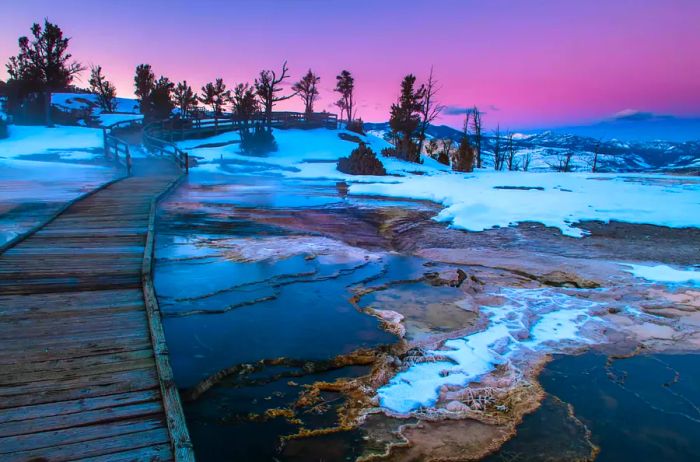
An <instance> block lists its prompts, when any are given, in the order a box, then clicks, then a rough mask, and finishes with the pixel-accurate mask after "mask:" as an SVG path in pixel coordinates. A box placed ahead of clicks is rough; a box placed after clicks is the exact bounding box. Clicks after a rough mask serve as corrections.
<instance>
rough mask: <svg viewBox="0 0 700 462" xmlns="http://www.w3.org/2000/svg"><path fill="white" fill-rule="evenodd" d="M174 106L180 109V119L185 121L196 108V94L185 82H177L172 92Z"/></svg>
mask: <svg viewBox="0 0 700 462" xmlns="http://www.w3.org/2000/svg"><path fill="white" fill-rule="evenodd" d="M173 98H174V99H175V105H176V106H177V107H178V108H179V109H180V117H182V118H183V119H186V118H187V117H189V115H190V113H191V112H192V110H193V109H194V108H195V107H197V103H198V102H199V101H198V98H197V94H196V93H195V92H194V91H192V87H191V86H189V85H188V84H187V80H183V81H182V82H179V83H178V84H177V86H176V87H175V90H173Z"/></svg>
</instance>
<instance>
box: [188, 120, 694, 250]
mask: <svg viewBox="0 0 700 462" xmlns="http://www.w3.org/2000/svg"><path fill="white" fill-rule="evenodd" d="M341 133H345V134H346V135H349V136H358V135H357V134H355V133H352V132H348V131H345V130H327V129H316V130H300V129H294V130H274V136H275V140H276V142H277V145H278V150H277V151H275V152H271V153H269V154H268V155H265V156H251V155H247V154H244V153H242V152H241V150H240V144H239V141H240V137H239V134H238V133H237V132H229V133H223V134H220V135H218V136H215V137H212V138H207V139H201V140H188V141H184V142H181V143H179V146H180V147H181V148H182V149H185V150H187V151H188V152H189V154H190V155H191V156H194V157H197V158H199V160H200V162H199V166H198V167H197V169H200V170H206V171H216V172H220V173H225V174H236V175H240V174H245V166H246V164H248V165H250V166H255V167H256V170H255V174H260V170H261V169H262V170H265V169H267V170H268V171H269V172H271V173H273V174H276V175H283V176H285V177H288V178H296V179H329V180H336V181H346V182H347V183H349V185H350V187H349V194H355V195H377V196H390V197H398V198H409V199H411V198H412V199H417V200H429V201H434V202H437V203H439V204H442V205H443V206H445V209H444V210H442V211H441V212H440V213H439V214H438V215H437V216H436V217H435V218H436V220H438V221H440V222H445V223H449V224H450V226H452V227H455V228H459V229H465V230H469V231H483V230H487V229H490V228H495V227H506V226H511V225H517V224H518V223H523V222H539V223H542V224H544V225H545V226H551V227H555V228H558V229H559V230H561V232H562V233H563V234H565V235H567V236H571V237H582V236H584V235H585V231H584V230H583V229H581V228H580V227H578V226H577V223H578V222H581V221H585V220H601V221H603V222H609V221H611V220H615V221H622V222H627V223H641V224H655V225H659V226H669V227H688V226H690V227H698V226H700V180H698V179H696V178H691V177H673V176H666V175H651V174H611V173H597V174H592V173H558V172H551V171H548V172H493V171H479V172H475V173H473V174H461V173H455V172H451V171H450V170H449V167H447V166H444V165H442V164H439V163H438V162H437V161H435V160H434V159H431V158H426V157H424V158H423V161H424V163H423V164H414V163H408V162H403V161H400V160H398V159H395V158H386V157H383V156H381V155H380V153H381V150H382V149H383V148H385V147H389V146H390V144H389V143H388V142H386V141H384V140H383V139H381V138H378V137H376V136H373V135H371V134H368V135H366V136H359V138H360V139H361V140H362V141H364V142H365V143H366V144H368V145H369V146H370V147H371V148H372V149H373V150H374V152H375V153H377V155H378V158H379V159H380V161H381V162H382V163H383V164H384V166H385V167H386V169H387V172H388V173H389V176H385V177H377V176H357V175H356V176H353V175H346V174H343V173H341V172H339V171H338V170H337V169H336V161H337V160H338V158H340V157H344V156H348V155H349V154H350V152H351V151H352V150H353V149H354V148H355V147H356V143H354V142H351V141H345V140H342V139H340V138H339V134H341ZM211 143H229V144H225V145H224V146H218V147H208V148H206V147H200V146H202V145H206V144H211ZM533 152H534V151H533ZM537 157H541V156H537ZM222 160H223V161H234V162H237V163H238V164H239V165H237V168H235V169H226V168H223V167H224V165H223V163H222V162H221V161H222ZM239 166H240V168H239ZM513 188H515V189H513Z"/></svg>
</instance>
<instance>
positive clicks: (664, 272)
mask: <svg viewBox="0 0 700 462" xmlns="http://www.w3.org/2000/svg"><path fill="white" fill-rule="evenodd" d="M625 266H627V267H629V268H628V269H625V271H627V272H628V273H632V274H633V275H634V276H635V277H638V278H642V279H646V280H647V281H654V282H667V283H677V284H682V283H690V284H693V285H698V286H700V269H685V270H679V269H675V268H671V267H670V266H668V265H656V266H646V265H633V264H625Z"/></svg>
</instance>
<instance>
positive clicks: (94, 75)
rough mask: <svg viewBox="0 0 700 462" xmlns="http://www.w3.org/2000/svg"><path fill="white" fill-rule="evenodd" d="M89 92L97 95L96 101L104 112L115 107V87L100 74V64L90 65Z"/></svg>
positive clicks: (112, 110)
mask: <svg viewBox="0 0 700 462" xmlns="http://www.w3.org/2000/svg"><path fill="white" fill-rule="evenodd" d="M88 84H89V85H90V92H91V93H94V94H95V95H97V102H98V104H99V105H100V108H101V109H102V111H104V112H114V111H115V110H116V109H117V101H116V98H117V89H116V88H115V87H114V85H112V83H111V82H110V81H108V80H107V79H106V78H105V76H104V75H103V74H102V66H92V67H91V69H90V80H89V81H88Z"/></svg>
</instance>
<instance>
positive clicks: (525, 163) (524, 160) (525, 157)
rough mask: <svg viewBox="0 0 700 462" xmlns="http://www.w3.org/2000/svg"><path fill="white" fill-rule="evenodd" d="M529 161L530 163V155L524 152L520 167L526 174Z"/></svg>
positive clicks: (528, 152)
mask: <svg viewBox="0 0 700 462" xmlns="http://www.w3.org/2000/svg"><path fill="white" fill-rule="evenodd" d="M530 161H532V153H531V152H530V151H529V150H528V151H525V154H523V156H522V166H523V171H524V172H527V169H528V168H530Z"/></svg>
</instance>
